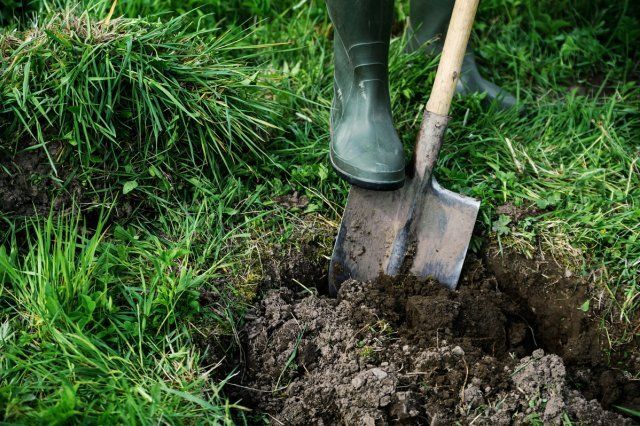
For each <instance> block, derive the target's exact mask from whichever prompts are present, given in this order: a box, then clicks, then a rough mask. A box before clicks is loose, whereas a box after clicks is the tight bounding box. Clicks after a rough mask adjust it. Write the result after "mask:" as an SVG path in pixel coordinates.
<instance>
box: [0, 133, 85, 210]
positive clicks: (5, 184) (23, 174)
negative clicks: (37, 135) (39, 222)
mask: <svg viewBox="0 0 640 426" xmlns="http://www.w3.org/2000/svg"><path fill="white" fill-rule="evenodd" d="M47 149H48V151H49V155H50V156H51V158H54V159H55V158H57V156H58V153H59V152H60V149H61V148H60V146H58V145H56V144H50V145H49V146H47ZM58 171H59V172H60V175H58V176H55V173H54V171H53V169H52V168H51V164H50V162H49V159H48V157H47V155H46V153H45V151H44V150H42V149H34V150H25V151H21V152H19V153H17V154H15V155H7V154H1V153H0V212H2V213H4V214H10V215H14V216H33V215H34V214H39V215H45V216H46V215H47V214H48V212H49V211H50V209H53V210H54V211H59V210H61V209H62V206H64V205H69V204H70V202H71V199H72V197H73V196H74V195H76V196H77V195H78V194H79V193H80V192H81V191H80V187H79V185H77V184H76V183H75V182H74V181H73V180H71V182H70V183H68V182H66V181H67V179H68V176H67V174H68V173H67V172H66V171H65V168H64V167H59V170H58ZM62 187H66V191H60V189H61V188H62Z"/></svg>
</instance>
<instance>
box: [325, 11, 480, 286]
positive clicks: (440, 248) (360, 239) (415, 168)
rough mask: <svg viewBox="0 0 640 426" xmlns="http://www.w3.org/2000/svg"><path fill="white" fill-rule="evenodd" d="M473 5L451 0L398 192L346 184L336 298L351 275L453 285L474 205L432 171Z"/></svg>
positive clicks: (332, 278) (335, 259)
mask: <svg viewBox="0 0 640 426" xmlns="http://www.w3.org/2000/svg"><path fill="white" fill-rule="evenodd" d="M478 2H479V0H456V3H455V6H454V9H453V14H452V15H451V22H450V23H449V30H448V31H447V37H446V40H445V43H444V48H443V50H442V56H441V58H440V64H439V65H438V71H437V74H436V79H435V82H434V85H433V89H432V91H431V96H430V98H429V102H428V103H427V108H426V111H425V114H424V118H423V121H422V124H421V126H420V133H419V135H418V139H417V142H416V147H415V151H414V156H413V164H412V167H411V168H410V169H409V170H408V176H407V180H406V183H405V185H404V187H403V188H401V189H399V190H397V191H388V192H376V191H370V190H366V189H362V188H358V187H355V186H352V187H351V190H350V192H349V198H348V201H347V207H346V209H345V211H344V214H343V216H342V223H341V224H340V230H339V231H338V236H337V238H336V242H335V247H334V249H333V255H332V257H331V265H330V267H329V290H330V292H331V293H332V294H334V295H335V294H336V293H337V289H338V287H339V286H340V284H342V283H343V282H344V281H345V280H347V279H349V278H353V279H356V280H359V281H368V280H372V279H375V278H378V277H379V276H381V275H387V276H392V277H393V276H397V275H399V274H410V275H414V276H416V277H419V278H424V279H426V278H429V277H431V278H434V279H436V280H438V281H439V282H440V283H441V284H443V285H445V286H447V287H448V288H450V289H452V290H453V289H455V288H456V287H457V284H458V279H459V278H460V271H461V270H462V264H463V262H464V259H465V256H466V253H467V249H468V247H469V241H470V240H471V234H472V232H473V227H474V224H475V221H476V217H477V215H478V209H479V207H480V202H479V201H477V200H475V199H473V198H469V197H466V196H463V195H460V194H457V193H455V192H452V191H449V190H446V189H444V188H443V187H441V186H440V185H439V184H438V182H437V181H436V180H435V178H434V177H433V176H432V172H433V168H434V166H435V164H436V160H437V159H438V153H439V152H440V147H441V146H442V141H443V138H444V134H445V132H446V129H447V123H448V121H449V117H448V114H449V108H450V106H451V100H452V98H453V94H454V91H455V88H456V82H457V80H458V77H459V75H460V67H461V65H462V59H463V57H464V54H465V50H466V47H467V42H468V41H469V35H470V33H471V27H472V25H473V20H474V18H475V13H476V10H477V8H478Z"/></svg>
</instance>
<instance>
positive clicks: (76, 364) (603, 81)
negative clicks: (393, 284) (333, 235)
mask: <svg viewBox="0 0 640 426" xmlns="http://www.w3.org/2000/svg"><path fill="white" fill-rule="evenodd" d="M112 4H113V3H111V2H105V3H98V4H95V5H92V6H91V7H89V8H85V7H81V6H75V7H72V9H73V13H71V14H68V13H64V12H63V11H64V10H65V9H64V7H63V6H60V5H59V4H56V3H43V2H34V3H31V7H32V9H31V10H32V11H36V15H37V17H38V21H37V25H35V26H33V25H31V24H30V21H29V14H30V13H32V12H28V11H27V13H26V14H24V13H22V12H21V13H22V16H23V17H22V18H21V19H22V20H21V21H16V20H14V19H13V18H11V19H10V18H7V17H8V16H11V17H12V16H14V15H15V13H7V12H6V11H7V9H6V8H5V9H3V13H2V14H0V16H2V19H3V24H4V25H5V26H6V28H5V31H4V32H3V33H2V34H3V35H2V36H0V51H1V52H2V55H1V58H2V60H1V62H0V97H1V100H2V102H0V105H1V106H0V111H1V112H0V125H1V126H2V127H1V129H0V135H1V136H0V147H1V151H2V153H3V154H4V155H5V156H7V155H10V154H11V153H13V152H15V151H20V150H24V149H44V148H46V147H47V146H50V144H62V146H63V147H64V150H63V154H64V155H61V156H60V157H59V158H52V159H51V163H52V164H53V165H54V166H55V167H57V168H58V169H61V168H64V169H66V170H71V171H73V176H74V178H73V179H77V180H78V181H79V182H81V184H82V185H84V186H82V188H83V191H84V192H85V193H87V194H89V193H90V194H91V196H90V197H89V199H90V201H86V200H80V201H81V203H80V204H81V207H82V210H81V211H80V212H78V211H76V213H75V215H71V216H69V217H65V216H64V215H63V216H56V215H55V214H53V215H51V216H49V217H45V218H39V219H38V218H31V219H26V220H25V219H23V218H16V217H14V216H11V215H10V214H8V213H6V212H3V213H0V216H1V217H2V219H3V221H4V223H5V228H6V231H4V232H3V239H2V241H3V243H2V246H0V282H1V284H0V346H2V350H1V351H0V413H2V414H0V419H3V420H4V421H9V422H29V423H32V422H41V423H45V422H49V420H51V419H62V420H61V421H65V422H68V423H83V422H89V423H96V422H113V423H158V422H162V423H170V424H182V423H201V422H205V421H210V422H212V423H216V422H228V421H230V420H231V419H232V418H233V416H236V417H235V419H236V420H238V419H240V420H241V418H242V411H241V410H239V408H238V407H236V406H235V405H234V404H233V401H227V399H226V397H225V396H224V383H225V380H226V379H227V378H228V374H232V373H233V371H234V367H235V366H236V362H235V361H236V360H237V358H236V356H237V355H236V353H235V352H234V351H235V348H236V347H237V346H236V340H237V330H238V328H239V327H241V325H242V317H243V313H244V310H245V308H246V305H247V304H248V303H250V302H251V301H252V300H253V298H254V297H255V293H256V289H255V288H254V287H255V282H256V281H259V277H258V278H257V279H256V270H255V269H256V267H257V268H258V271H257V272H258V275H259V272H260V271H259V267H258V266H259V265H260V262H261V260H262V258H261V256H263V249H262V247H265V246H269V245H272V246H275V245H277V244H281V245H286V244H290V242H289V241H288V240H289V239H290V238H292V235H299V234H300V230H303V232H307V231H306V230H305V229H304V227H305V226H308V223H307V221H306V220H305V217H310V216H312V217H314V218H319V219H318V220H320V221H322V222H323V223H329V224H332V225H333V226H336V224H337V221H338V219H339V215H340V212H341V208H342V205H343V204H344V201H345V197H346V193H347V185H346V184H345V183H343V182H341V181H340V180H339V179H338V178H337V176H336V175H335V174H334V173H333V171H331V170H330V167H328V164H327V147H328V132H327V123H328V116H329V108H330V104H331V96H332V87H331V84H332V63H331V42H330V37H331V32H332V28H331V25H330V22H329V20H328V17H327V15H326V12H325V10H324V4H323V2H321V1H319V0H307V1H304V0H303V1H298V0H296V1H293V0H286V1H278V2H274V1H270V0H261V1H248V0H233V1H223V0H203V1H195V0H193V1H188V2H173V1H168V0H166V1H165V0H136V1H131V2H118V3H115V11H114V13H113V15H112V16H111V17H110V18H109V22H108V23H107V16H108V15H109V10H110V8H111V6H112ZM67 7H68V6H67ZM196 7H198V8H199V9H197V10H193V9H194V8H196ZM396 9H397V10H396V12H397V13H396V17H397V20H398V23H397V24H396V25H395V26H394V39H393V41H392V49H391V81H392V102H393V107H394V115H395V121H396V125H397V127H398V129H399V132H400V134H401V135H402V138H403V140H404V142H405V143H406V145H407V151H410V149H411V145H412V142H413V139H414V138H415V135H416V132H417V128H418V125H419V122H420V118H421V113H422V109H423V107H424V104H425V103H426V101H427V99H428V95H429V87H430V84H431V83H432V81H433V71H434V70H435V66H436V64H437V58H435V57H427V56H425V55H422V54H420V53H415V54H411V55H408V54H405V53H404V39H403V30H404V24H405V23H406V16H407V12H408V10H407V5H405V4H403V3H400V2H398V3H397V5H396ZM185 12H187V14H186V15H183V13H185ZM638 12H639V11H638V8H637V6H636V5H635V3H634V2H632V1H622V2H616V3H615V4H612V3H610V2H604V1H597V2H588V3H585V2H580V1H577V0H563V1H555V2H554V1H542V2H535V1H531V0H523V1H515V0H483V2H482V3H481V9H480V11H479V19H478V23H477V24H476V26H475V32H474V44H475V46H476V47H477V56H478V61H479V63H480V65H481V69H482V71H483V73H484V74H485V75H486V76H487V77H489V78H491V79H492V80H494V81H496V82H497V83H499V84H501V85H502V86H504V87H505V88H507V89H508V90H510V91H512V92H513V93H515V94H516V95H517V96H518V97H519V99H520V100H521V102H522V104H523V105H524V106H525V110H524V112H523V113H522V114H517V113H515V112H513V111H511V112H500V111H497V110H496V109H495V108H491V107H487V106H485V105H484V104H483V101H482V97H481V96H470V97H466V98H461V97H457V98H456V99H455V100H454V105H453V110H452V117H453V118H452V122H451V124H450V129H449V131H448V134H447V139H446V142H445V146H444V149H443V152H442V155H441V158H440V159H439V163H438V167H437V169H436V170H437V172H436V173H437V176H438V179H439V180H440V182H441V183H442V184H443V185H444V186H446V187H447V188H449V189H452V190H456V191H459V192H462V193H465V194H468V195H472V196H474V197H477V198H479V199H481V200H482V210H481V214H480V220H479V225H478V230H477V231H478V232H477V236H476V239H475V240H474V241H473V245H472V247H473V249H474V250H477V251H481V250H483V246H484V245H485V244H487V243H489V242H491V241H499V243H500V244H501V246H502V247H503V248H505V249H506V248H515V249H516V250H518V251H520V252H523V253H526V254H529V255H534V254H536V253H538V252H540V251H544V252H545V253H546V254H547V255H551V256H554V258H556V259H557V260H558V261H559V262H561V263H563V264H564V265H565V266H566V267H567V268H569V269H571V270H572V271H573V273H575V274H578V275H580V276H582V277H584V278H585V279H586V280H587V282H588V284H589V285H590V293H591V294H592V296H593V300H591V303H590V304H588V305H583V306H582V308H583V309H584V307H585V306H586V307H587V309H588V310H589V311H590V313H591V315H593V316H594V317H596V318H599V319H600V321H601V325H602V327H603V328H604V329H605V330H606V331H607V334H608V336H610V350H611V351H612V352H616V351H618V352H623V351H624V350H625V348H627V347H628V345H630V344H632V343H633V342H634V339H635V340H637V338H638V333H640V330H639V329H638V326H637V324H638V318H639V315H638V308H639V307H640V306H639V304H640V296H639V294H640V277H639V275H638V269H639V268H638V267H639V266H640V244H638V240H637V238H638V237H637V236H638V234H639V233H640V225H639V224H640V205H639V202H640V189H639V188H640V166H639V165H638V158H639V155H640V145H639V142H638V141H640V113H639V111H640V87H639V86H638V83H637V81H638V76H639V75H640V69H639V68H638V62H639V61H638V51H637V46H635V44H636V40H637V39H638V37H640V34H639V33H638V28H640V25H639V24H640V13H638ZM69 105H71V106H72V107H71V108H68V106H69ZM52 173H54V172H52ZM63 186H64V185H63ZM294 191H297V192H298V193H299V194H300V195H304V196H306V197H307V199H308V203H306V204H305V205H304V206H302V207H299V208H286V207H283V206H282V205H280V203H279V202H278V201H277V200H276V198H277V197H279V196H283V195H289V194H291V193H292V192H294ZM123 192H127V194H123ZM141 204H143V205H144V208H139V207H137V206H139V205H141ZM126 205H134V206H136V207H134V208H132V209H129V210H127V209H126V208H124V206H126ZM504 205H508V206H513V209H516V210H517V211H520V212H525V214H524V215H523V216H522V217H516V216H514V215H511V214H509V213H508V212H509V211H511V210H512V209H505V208H500V206H504ZM109 208H111V209H112V211H111V214H108V213H103V214H102V215H100V214H97V213H95V212H96V211H103V212H106V211H107V210H108V209H109ZM91 211H93V212H91ZM123 211H124V213H122V212H123ZM89 213H91V214H89ZM116 213H117V214H116ZM95 216H100V217H101V218H102V219H101V220H97V219H95ZM3 229H4V228H3ZM256 265H258V266H256ZM247 281H251V283H250V284H248V283H247ZM300 284H301V285H302V286H306V285H307V283H305V282H301V283H300ZM204 296H206V299H207V302H206V303H200V302H201V298H202V297H204ZM211 300H213V302H212V301H211ZM579 308H581V307H579V306H576V309H579ZM630 352H633V350H631V351H630ZM214 366H218V368H217V369H212V367H214ZM618 367H620V368H623V369H624V368H625V365H624V364H623V365H620V366H618ZM630 373H631V374H635V375H637V374H639V373H640V372H634V371H631V372H630Z"/></svg>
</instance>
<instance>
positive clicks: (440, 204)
mask: <svg viewBox="0 0 640 426" xmlns="http://www.w3.org/2000/svg"><path fill="white" fill-rule="evenodd" d="M417 180H418V179H415V178H414V179H410V180H408V182H407V183H406V184H405V186H404V187H403V188H402V189H399V190H397V191H392V192H375V191H369V190H365V189H361V188H357V187H352V188H351V191H350V192H349V199H348V202H347V207H346V210H345V212H344V215H343V217H342V223H341V225H340V230H339V232H338V237H337V239H336V243H335V247H334V251H333V255H332V258H331V265H330V268H329V288H330V290H331V292H332V293H334V294H335V293H336V292H337V288H338V287H339V286H340V284H341V283H342V282H344V281H345V280H347V279H349V278H353V279H357V280H360V281H368V280H372V279H375V278H377V277H378V276H380V275H381V274H384V275H389V276H396V275H398V274H402V273H408V274H411V275H415V276H417V277H420V278H425V279H426V278H428V277H432V278H435V279H436V280H438V281H439V282H440V283H441V284H443V285H445V286H447V287H448V288H450V289H455V288H456V286H457V284H458V279H459V278H460V271H461V269H462V264H463V262H464V259H465V256H466V253H467V249H468V247H469V241H470V239H471V234H472V232H473V227H474V224H475V221H476V217H477V215H478V209H479V207H480V202H479V201H477V200H475V199H473V198H470V197H466V196H463V195H460V194H457V193H455V192H452V191H449V190H446V189H444V188H443V187H441V186H440V185H439V184H438V182H437V181H436V180H435V179H434V178H431V179H430V180H429V182H428V183H426V186H425V187H424V188H425V190H426V192H425V193H424V195H422V196H420V197H418V203H417V205H415V206H413V210H414V213H409V214H408V213H407V211H408V210H411V209H410V208H408V203H407V200H413V199H416V197H415V191H416V187H417V186H419V182H417Z"/></svg>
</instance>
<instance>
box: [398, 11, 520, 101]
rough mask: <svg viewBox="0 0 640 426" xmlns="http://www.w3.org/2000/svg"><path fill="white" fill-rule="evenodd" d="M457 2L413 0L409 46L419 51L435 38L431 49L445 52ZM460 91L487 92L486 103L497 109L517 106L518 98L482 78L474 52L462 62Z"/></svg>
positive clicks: (458, 89)
mask: <svg viewBox="0 0 640 426" xmlns="http://www.w3.org/2000/svg"><path fill="white" fill-rule="evenodd" d="M454 3H455V0H411V11H410V22H411V26H410V33H409V46H408V49H409V50H410V51H415V50H418V49H420V48H421V47H422V46H423V45H424V44H425V43H426V42H427V41H429V40H431V39H434V38H437V39H438V41H437V42H436V43H435V44H434V45H431V46H430V48H431V49H433V51H434V52H439V51H440V50H442V45H443V43H444V36H445V35H446V31H447V27H448V24H449V20H450V19H451V12H452V11H453V5H454ZM457 92H458V93H461V94H467V93H486V94H487V100H488V101H489V102H498V106H499V107H500V108H502V109H509V108H513V107H515V106H516V105H517V99H516V98H515V97H514V96H513V95H512V94H510V93H509V92H507V91H505V90H503V89H502V88H500V87H499V86H497V85H495V84H493V83H492V82H490V81H488V80H486V79H485V78H484V77H482V75H480V71H478V66H477V65H476V60H475V57H474V55H473V51H472V50H471V49H468V50H467V54H466V55H465V57H464V61H463V62H462V72H461V75H460V79H459V80H458V87H457Z"/></svg>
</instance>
